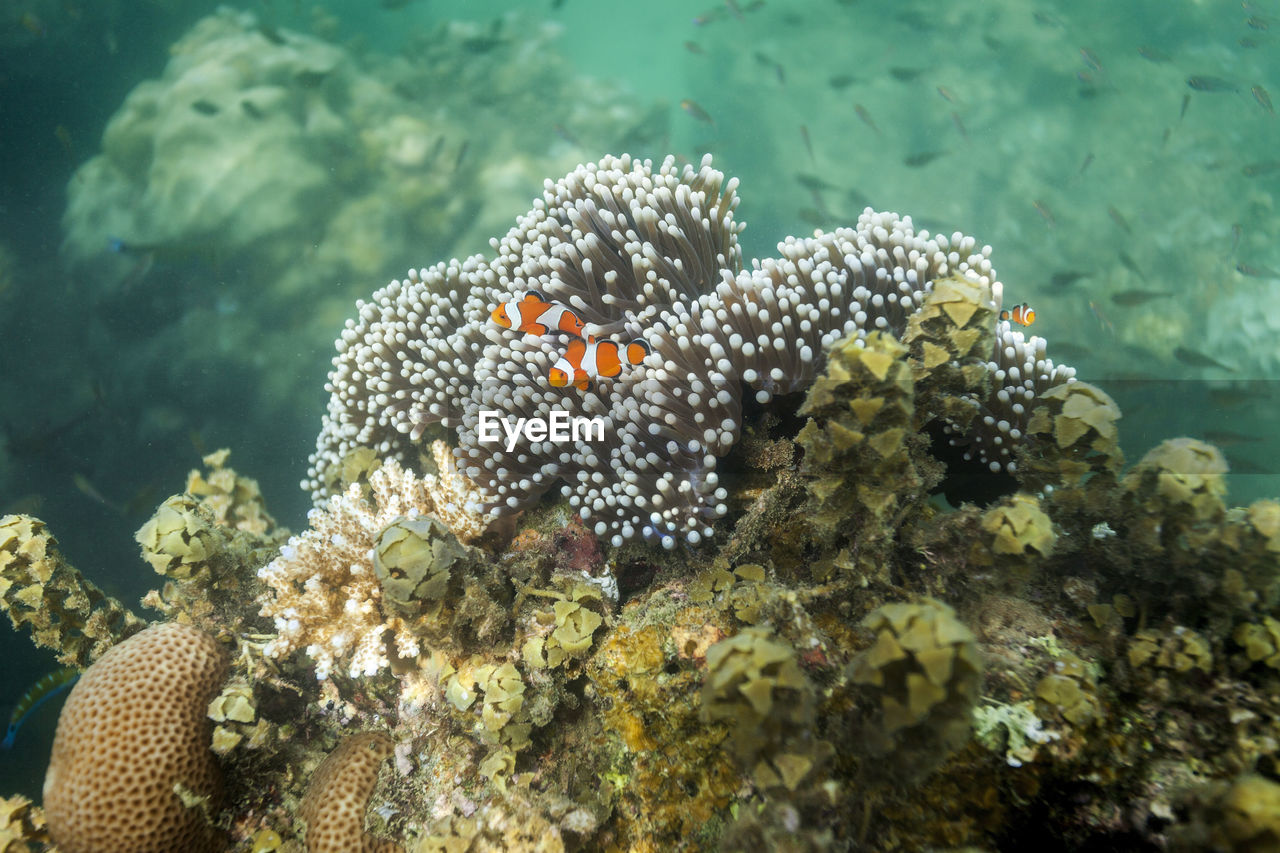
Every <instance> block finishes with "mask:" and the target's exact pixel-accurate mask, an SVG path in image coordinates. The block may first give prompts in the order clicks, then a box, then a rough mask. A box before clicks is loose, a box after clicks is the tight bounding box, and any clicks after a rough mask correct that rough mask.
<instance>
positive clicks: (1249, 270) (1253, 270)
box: [1236, 261, 1280, 278]
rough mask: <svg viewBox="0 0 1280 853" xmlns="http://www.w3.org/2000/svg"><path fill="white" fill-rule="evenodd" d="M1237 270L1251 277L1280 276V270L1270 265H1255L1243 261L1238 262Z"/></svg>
mask: <svg viewBox="0 0 1280 853" xmlns="http://www.w3.org/2000/svg"><path fill="white" fill-rule="evenodd" d="M1236 272H1238V273H1240V275H1244V276H1248V277H1249V278H1280V272H1276V271H1275V270H1273V269H1271V268H1270V267H1255V266H1251V265H1249V264H1246V263H1244V262H1243V261H1241V262H1240V263H1237V264H1236Z"/></svg>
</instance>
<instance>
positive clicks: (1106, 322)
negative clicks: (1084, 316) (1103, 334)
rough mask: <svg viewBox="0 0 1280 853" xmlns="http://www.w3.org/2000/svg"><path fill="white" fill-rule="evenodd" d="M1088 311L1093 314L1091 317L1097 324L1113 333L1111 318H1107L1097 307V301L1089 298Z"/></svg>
mask: <svg viewBox="0 0 1280 853" xmlns="http://www.w3.org/2000/svg"><path fill="white" fill-rule="evenodd" d="M1089 313H1091V314H1093V319H1095V320H1097V321H1098V325H1099V326H1101V327H1102V328H1104V329H1106V330H1107V332H1108V333H1109V334H1111V335H1115V333H1116V327H1115V325H1113V324H1112V322H1111V318H1109V317H1108V316H1107V315H1106V314H1105V313H1104V312H1103V310H1102V309H1101V308H1099V307H1098V303H1096V302H1094V301H1093V300H1092V299H1090V300H1089Z"/></svg>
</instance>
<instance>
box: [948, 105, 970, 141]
mask: <svg viewBox="0 0 1280 853" xmlns="http://www.w3.org/2000/svg"><path fill="white" fill-rule="evenodd" d="M951 123H952V124H953V125H955V128H956V132H958V133H959V134H960V137H961V138H962V139H964V141H965V142H968V141H969V131H967V130H965V129H964V122H963V121H961V120H960V113H958V112H956V111H955V110H952V111H951Z"/></svg>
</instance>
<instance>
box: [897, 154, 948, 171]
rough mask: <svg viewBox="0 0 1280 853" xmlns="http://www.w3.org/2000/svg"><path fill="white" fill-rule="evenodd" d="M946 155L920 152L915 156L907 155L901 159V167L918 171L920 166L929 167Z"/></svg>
mask: <svg viewBox="0 0 1280 853" xmlns="http://www.w3.org/2000/svg"><path fill="white" fill-rule="evenodd" d="M946 153H947V152H946V151H920V152H918V153H916V154H908V155H907V156H906V157H903V158H902V165H904V166H906V167H908V168H911V169H918V168H920V167H921V166H927V165H929V164H930V163H932V162H933V161H934V160H937V159H938V158H939V157H941V156H943V155H944V154H946Z"/></svg>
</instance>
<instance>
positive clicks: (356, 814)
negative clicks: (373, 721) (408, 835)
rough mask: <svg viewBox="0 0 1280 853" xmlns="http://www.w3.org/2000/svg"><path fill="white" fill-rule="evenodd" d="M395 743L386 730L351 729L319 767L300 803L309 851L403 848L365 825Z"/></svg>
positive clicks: (375, 852) (367, 852)
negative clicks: (353, 732) (373, 833)
mask: <svg viewBox="0 0 1280 853" xmlns="http://www.w3.org/2000/svg"><path fill="white" fill-rule="evenodd" d="M391 747H392V744H391V738H390V737H388V736H387V735H386V734H384V733H382V732H363V733H361V734H356V735H350V736H349V737H345V738H343V739H342V742H341V743H339V744H338V745H337V747H336V748H334V750H333V752H331V753H329V755H328V756H327V757H326V758H325V759H324V761H322V762H321V763H320V766H319V767H317V768H316V770H315V773H313V774H312V776H311V782H310V783H309V784H308V786H307V793H306V796H305V797H303V798H302V804H301V806H300V807H299V809H298V817H300V818H301V819H302V820H303V821H304V822H305V823H306V827H307V830H306V834H307V853H357V851H360V853H402V851H403V850H404V848H403V847H401V846H400V845H399V844H397V843H396V842H394V841H389V840H387V839H382V838H375V837H373V836H371V835H369V834H367V833H366V832H365V831H364V813H365V810H366V809H367V808H368V806H369V798H370V797H371V796H372V795H373V786H374V785H375V784H377V781H378V770H379V768H381V767H382V763H383V762H384V761H386V760H387V758H389V757H390V756H391Z"/></svg>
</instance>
